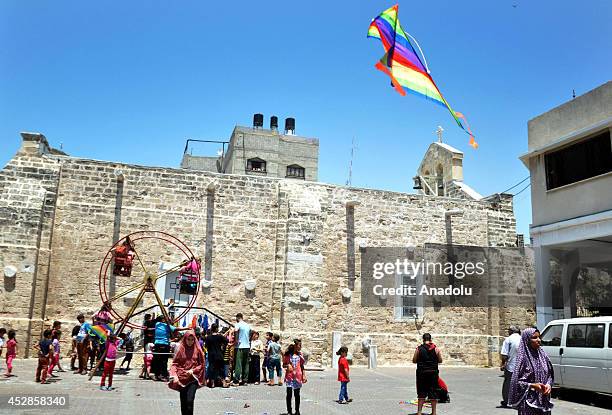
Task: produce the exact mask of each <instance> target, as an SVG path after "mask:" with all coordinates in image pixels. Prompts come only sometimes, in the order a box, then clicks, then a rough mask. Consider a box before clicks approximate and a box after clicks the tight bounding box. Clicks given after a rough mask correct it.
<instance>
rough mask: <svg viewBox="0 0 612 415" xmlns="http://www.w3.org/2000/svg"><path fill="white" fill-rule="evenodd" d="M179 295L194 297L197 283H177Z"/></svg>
mask: <svg viewBox="0 0 612 415" xmlns="http://www.w3.org/2000/svg"><path fill="white" fill-rule="evenodd" d="M179 288H180V289H179V293H181V294H188V295H194V294H196V293H197V292H198V283H197V282H188V281H181V282H180V283H179Z"/></svg>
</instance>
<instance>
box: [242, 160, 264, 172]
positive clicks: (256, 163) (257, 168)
mask: <svg viewBox="0 0 612 415" xmlns="http://www.w3.org/2000/svg"><path fill="white" fill-rule="evenodd" d="M247 171H252V172H257V173H265V172H266V161H265V160H262V159H260V158H258V157H255V158H252V159H248V160H247Z"/></svg>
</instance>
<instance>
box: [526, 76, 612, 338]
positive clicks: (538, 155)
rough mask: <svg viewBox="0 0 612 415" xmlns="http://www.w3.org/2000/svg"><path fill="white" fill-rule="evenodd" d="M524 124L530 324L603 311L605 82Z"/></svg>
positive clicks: (608, 206)
mask: <svg viewBox="0 0 612 415" xmlns="http://www.w3.org/2000/svg"><path fill="white" fill-rule="evenodd" d="M528 126H529V146H528V152H527V153H526V154H524V155H523V156H521V157H520V159H521V160H522V161H523V163H524V164H525V165H526V166H527V168H528V169H529V171H530V173H531V200H532V211H533V213H532V225H531V238H532V243H533V247H534V249H535V256H536V259H535V260H536V281H537V287H536V289H537V313H538V327H540V328H543V327H544V325H545V324H546V323H547V322H549V321H550V320H552V319H553V318H558V317H565V318H569V317H576V315H577V314H581V313H584V312H585V310H587V312H588V313H594V314H597V313H598V312H601V313H608V314H609V313H610V312H611V311H612V301H611V299H612V289H611V287H612V281H611V279H612V150H611V141H610V130H611V126H612V81H611V82H607V83H606V84H604V85H601V86H600V87H598V88H596V89H594V90H592V91H590V92H588V93H586V94H584V95H582V96H579V97H576V98H575V99H573V100H571V101H569V102H566V103H565V104H563V105H561V106H559V107H557V108H554V109H552V110H550V111H548V112H546V113H544V114H542V115H540V116H538V117H536V118H534V119H532V120H531V121H529V124H528ZM596 284H597V285H596ZM606 308H608V310H607V311H606Z"/></svg>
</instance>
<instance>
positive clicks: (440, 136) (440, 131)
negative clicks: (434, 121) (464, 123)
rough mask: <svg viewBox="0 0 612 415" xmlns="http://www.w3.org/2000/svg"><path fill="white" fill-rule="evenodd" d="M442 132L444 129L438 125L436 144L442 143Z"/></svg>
mask: <svg viewBox="0 0 612 415" xmlns="http://www.w3.org/2000/svg"><path fill="white" fill-rule="evenodd" d="M443 132H444V128H442V126H441V125H438V129H437V130H436V134H437V135H438V143H441V142H442V133H443Z"/></svg>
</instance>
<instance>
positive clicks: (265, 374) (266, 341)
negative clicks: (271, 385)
mask: <svg viewBox="0 0 612 415" xmlns="http://www.w3.org/2000/svg"><path fill="white" fill-rule="evenodd" d="M271 341H272V333H270V332H269V331H267V332H266V337H265V338H264V358H263V363H262V364H261V371H262V372H263V380H262V382H263V383H267V382H268V366H270V356H269V353H268V346H269V345H270V342H271Z"/></svg>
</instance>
